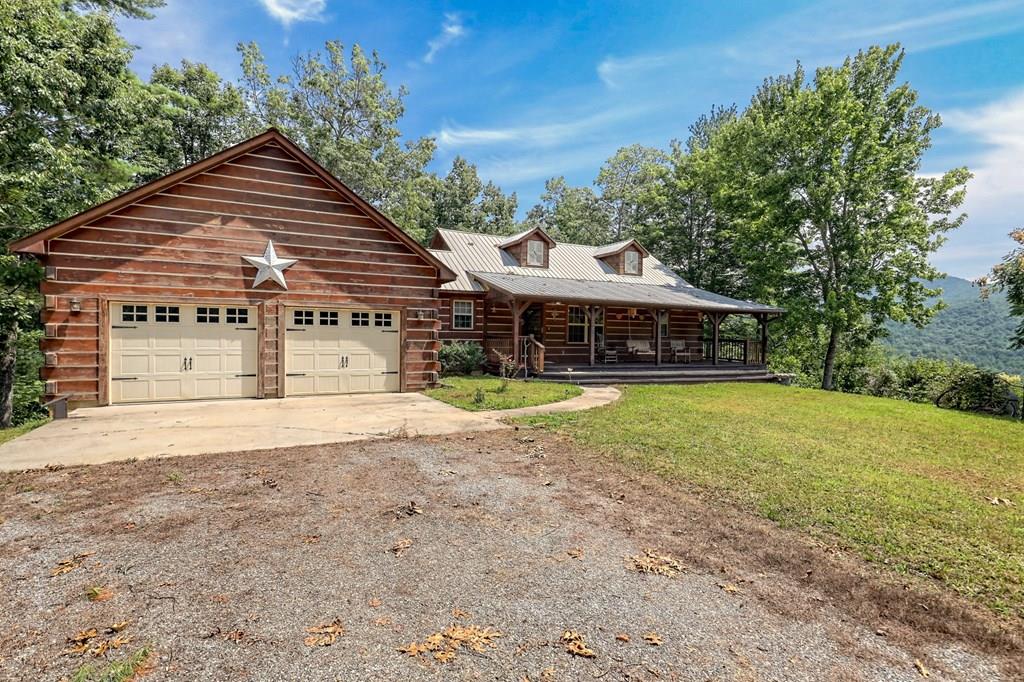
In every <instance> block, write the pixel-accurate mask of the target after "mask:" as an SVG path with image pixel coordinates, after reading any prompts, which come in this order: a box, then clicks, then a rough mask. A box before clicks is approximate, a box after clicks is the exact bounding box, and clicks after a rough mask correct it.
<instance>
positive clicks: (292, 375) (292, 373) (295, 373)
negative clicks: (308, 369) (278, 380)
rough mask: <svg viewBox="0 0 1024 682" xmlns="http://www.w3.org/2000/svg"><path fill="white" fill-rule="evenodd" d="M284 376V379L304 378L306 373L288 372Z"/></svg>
mask: <svg viewBox="0 0 1024 682" xmlns="http://www.w3.org/2000/svg"><path fill="white" fill-rule="evenodd" d="M285 376H286V377H304V376H306V373H305V372H288V373H287V374H285Z"/></svg>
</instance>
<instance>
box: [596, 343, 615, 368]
mask: <svg viewBox="0 0 1024 682" xmlns="http://www.w3.org/2000/svg"><path fill="white" fill-rule="evenodd" d="M597 357H598V358H599V359H600V360H601V362H603V363H604V364H606V365H617V364H618V363H619V351H618V349H617V348H609V347H608V346H601V347H600V348H598V349H597Z"/></svg>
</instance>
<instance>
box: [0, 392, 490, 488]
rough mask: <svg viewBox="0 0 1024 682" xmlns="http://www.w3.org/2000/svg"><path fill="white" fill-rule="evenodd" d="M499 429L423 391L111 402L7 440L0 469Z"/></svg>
mask: <svg viewBox="0 0 1024 682" xmlns="http://www.w3.org/2000/svg"><path fill="white" fill-rule="evenodd" d="M501 428H505V427H504V426H503V425H502V424H501V423H500V422H499V421H498V417H497V416H496V414H495V413H476V414H474V413H472V412H465V411H463V410H460V409H458V408H456V407H452V406H451V405H447V404H445V403H442V402H440V401H437V400H434V399H433V398H428V397H426V396H424V395H421V394H419V393H386V394H376V395H349V396H324V397H309V398H285V399H282V400H211V401H203V402H189V403H160V404H146V405H112V406H109V407H91V408H83V409H79V410H75V411H74V412H72V413H71V417H70V418H69V419H64V420H61V421H55V422H50V423H49V424H46V425H44V426H41V427H40V428H38V429H35V430H34V431H31V432H29V433H27V434H25V435H24V436H21V437H20V438H17V439H15V440H13V441H10V442H8V443H5V444H4V445H2V446H0V471H14V470H20V469H33V468H38V467H43V466H46V465H47V464H61V465H64V466H71V465H77V464H99V463H102V462H113V461H117V460H124V459H131V458H138V459H145V458H149V457H166V456H173V455H198V454H204V453H213V452H239V451H247V450H262V449H266V448H282V447H290V446H293V445H317V444H321V443H341V442H346V441H354V440H365V439H369V438H381V437H387V436H395V435H401V434H405V433H407V434H408V435H410V436H415V435H440V434H446V433H457V432H460V431H489V430H494V429H501Z"/></svg>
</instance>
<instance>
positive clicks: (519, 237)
mask: <svg viewBox="0 0 1024 682" xmlns="http://www.w3.org/2000/svg"><path fill="white" fill-rule="evenodd" d="M534 234H536V235H537V236H538V237H540V238H541V239H543V240H544V241H545V242H547V244H548V246H549V247H551V248H554V247H555V246H557V245H558V242H556V241H555V240H554V239H552V238H551V237H550V236H549V235H548V233H547V232H545V231H544V230H543V229H542V228H540V227H531V228H530V229H529V230H525V231H523V232H520V233H519V234H514V235H512V236H511V237H508V238H507V239H506V240H505V241H503V242H501V243H500V244H498V246H499V247H501V248H503V249H507V248H508V247H510V246H515V245H516V244H518V243H520V242H521V241H523V240H524V239H527V238H528V237H532V236H533V235H534Z"/></svg>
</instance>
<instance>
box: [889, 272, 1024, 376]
mask: <svg viewBox="0 0 1024 682" xmlns="http://www.w3.org/2000/svg"><path fill="white" fill-rule="evenodd" d="M926 286H927V287H928V288H930V289H941V290H942V294H941V297H940V298H941V300H942V302H943V304H944V306H945V307H944V308H943V309H942V310H940V311H939V312H938V313H937V314H936V315H935V317H934V318H933V319H932V321H931V322H929V323H928V324H927V325H925V326H924V327H920V328H918V327H916V326H914V325H912V324H907V323H904V324H899V323H896V322H890V323H888V324H887V325H886V329H887V331H888V333H889V335H888V337H887V338H884V339H883V340H882V343H883V344H884V345H885V347H886V348H887V349H889V351H890V352H891V353H893V354H895V355H899V356H903V357H909V358H938V359H942V360H958V361H961V362H968V363H971V364H974V365H977V366H979V367H983V368H985V369H989V370H993V371H1001V372H1007V373H1009V374H1024V353H1021V352H1020V350H1015V349H1013V348H1012V347H1011V346H1012V343H1013V339H1014V336H1015V333H1016V328H1017V325H1018V321H1017V318H1015V317H1014V315H1013V313H1012V311H1011V306H1010V304H1009V302H1008V301H1007V296H1006V292H1005V291H999V290H992V291H989V292H984V291H983V290H981V289H979V288H978V287H976V286H972V284H971V283H970V282H969V281H967V280H965V279H959V278H956V277H947V278H945V279H940V280H935V281H933V282H928V283H927V285H926ZM983 294H984V295H983ZM930 302H931V301H930Z"/></svg>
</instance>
